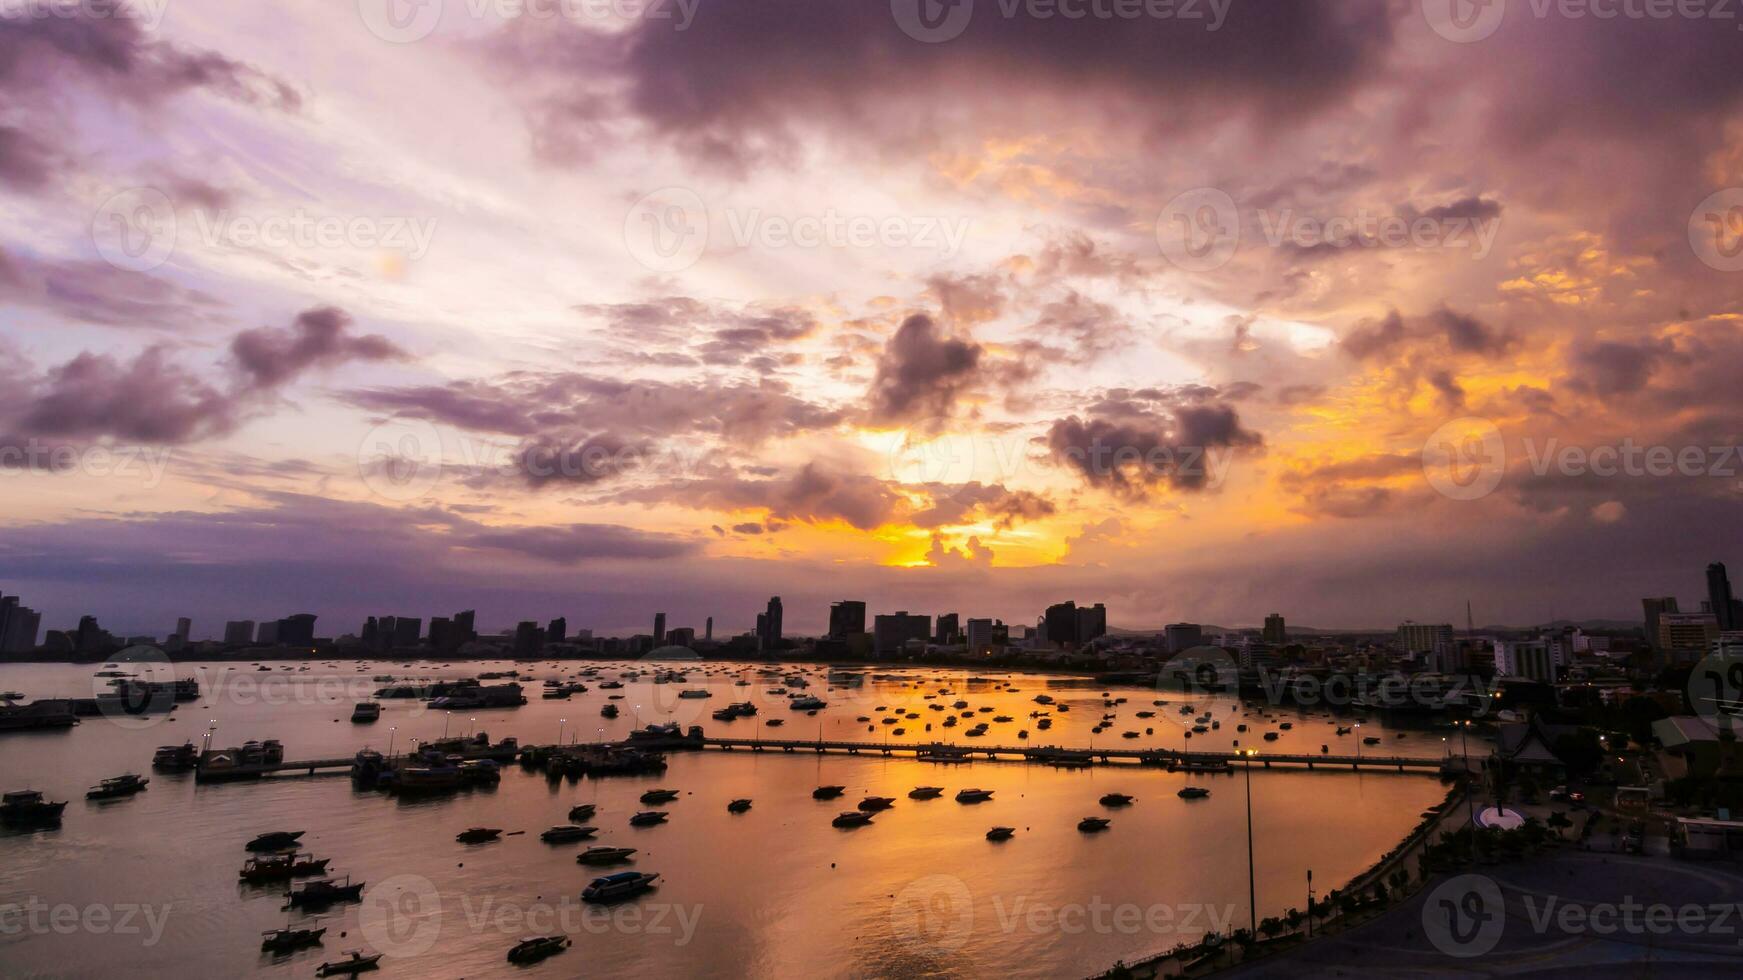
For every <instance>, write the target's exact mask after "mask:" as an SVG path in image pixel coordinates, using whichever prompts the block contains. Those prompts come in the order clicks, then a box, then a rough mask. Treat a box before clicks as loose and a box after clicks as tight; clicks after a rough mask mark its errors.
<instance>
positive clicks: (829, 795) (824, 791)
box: [811, 786, 847, 800]
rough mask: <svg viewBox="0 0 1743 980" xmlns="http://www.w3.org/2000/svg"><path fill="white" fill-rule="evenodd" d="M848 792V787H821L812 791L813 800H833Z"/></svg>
mask: <svg viewBox="0 0 1743 980" xmlns="http://www.w3.org/2000/svg"><path fill="white" fill-rule="evenodd" d="M846 791H847V787H846V786H819V787H817V788H816V789H814V790H812V791H811V798H812V799H814V800H833V799H835V798H836V797H838V796H840V795H841V794H842V793H844V792H846Z"/></svg>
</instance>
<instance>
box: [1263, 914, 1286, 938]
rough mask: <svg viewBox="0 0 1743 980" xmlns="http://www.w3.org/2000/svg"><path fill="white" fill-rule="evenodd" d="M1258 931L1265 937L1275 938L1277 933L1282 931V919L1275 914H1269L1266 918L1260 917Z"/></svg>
mask: <svg viewBox="0 0 1743 980" xmlns="http://www.w3.org/2000/svg"><path fill="white" fill-rule="evenodd" d="M1259 931H1260V932H1261V933H1263V934H1264V935H1265V938H1266V939H1275V938H1277V934H1278V933H1280V932H1282V931H1283V920H1281V919H1279V918H1277V917H1276V916H1271V917H1270V918H1268V919H1261V920H1260V921H1259Z"/></svg>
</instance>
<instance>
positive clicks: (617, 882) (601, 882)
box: [581, 871, 660, 902]
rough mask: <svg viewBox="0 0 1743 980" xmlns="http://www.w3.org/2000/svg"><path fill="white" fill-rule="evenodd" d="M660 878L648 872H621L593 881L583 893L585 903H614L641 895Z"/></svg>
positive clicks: (582, 897)
mask: <svg viewBox="0 0 1743 980" xmlns="http://www.w3.org/2000/svg"><path fill="white" fill-rule="evenodd" d="M659 877H660V876H659V875H657V874H654V873H652V872H648V871H619V872H618V873H617V874H614V875H606V876H605V877H603V878H595V879H593V882H592V884H589V885H588V886H587V887H586V888H585V889H583V890H582V892H581V900H582V901H584V902H613V901H617V900H619V899H624V898H630V897H631V896H634V895H639V894H641V893H642V892H645V891H647V890H648V889H649V888H652V887H653V886H654V882H655V881H656V880H657V879H658V878H659Z"/></svg>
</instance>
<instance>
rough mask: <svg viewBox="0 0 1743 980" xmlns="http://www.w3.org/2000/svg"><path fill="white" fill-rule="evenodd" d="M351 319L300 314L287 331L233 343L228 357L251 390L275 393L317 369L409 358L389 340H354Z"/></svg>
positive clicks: (327, 312) (334, 312)
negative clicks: (240, 372)
mask: <svg viewBox="0 0 1743 980" xmlns="http://www.w3.org/2000/svg"><path fill="white" fill-rule="evenodd" d="M350 328H351V317H350V316H349V315H347V314H346V313H345V311H344V310H340V309H336V308H334V307H331V306H323V307H319V308H317V309H313V310H305V311H303V312H302V313H299V314H297V318H296V320H294V321H293V322H292V323H291V325H290V327H289V328H288V329H278V328H274V327H258V328H256V329H254V330H245V331H243V332H242V333H239V334H237V335H236V339H235V340H233V341H231V342H230V353H231V354H232V355H233V356H234V357H235V358H236V363H237V364H238V365H239V366H240V367H241V368H242V370H243V372H244V373H245V374H246V375H247V376H248V379H249V382H250V384H252V385H254V386H257V387H261V388H272V387H276V386H278V385H282V384H284V383H285V382H286V381H289V380H290V379H291V378H294V377H296V376H297V375H298V374H301V373H302V372H304V371H306V370H308V369H310V368H316V367H333V366H335V365H338V364H343V363H345V362H346V361H386V360H396V359H399V358H403V357H405V352H404V351H402V350H400V349H399V348H398V347H395V346H394V345H393V344H392V343H391V342H389V341H388V339H387V338H385V337H380V336H376V335H373V334H371V335H369V336H364V337H356V336H351V335H350V333H349V331H350Z"/></svg>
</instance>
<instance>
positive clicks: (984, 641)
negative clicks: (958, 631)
mask: <svg viewBox="0 0 1743 980" xmlns="http://www.w3.org/2000/svg"><path fill="white" fill-rule="evenodd" d="M992 648H993V621H992V620H990V619H970V620H969V621H968V652H969V653H970V654H974V655H976V656H978V655H981V654H984V653H987V652H988V651H990V650H991V649H992Z"/></svg>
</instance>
